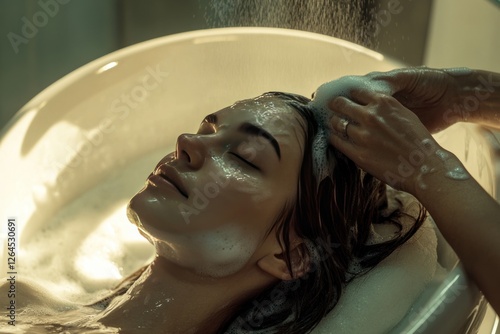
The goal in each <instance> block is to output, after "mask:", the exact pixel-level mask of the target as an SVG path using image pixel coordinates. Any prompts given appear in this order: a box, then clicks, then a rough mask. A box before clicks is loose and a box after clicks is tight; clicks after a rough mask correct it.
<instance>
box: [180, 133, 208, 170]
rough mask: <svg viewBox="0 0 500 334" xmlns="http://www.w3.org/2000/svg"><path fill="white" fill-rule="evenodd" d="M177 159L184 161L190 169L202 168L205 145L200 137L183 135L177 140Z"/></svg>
mask: <svg viewBox="0 0 500 334" xmlns="http://www.w3.org/2000/svg"><path fill="white" fill-rule="evenodd" d="M176 151H177V152H176V153H177V159H178V160H181V161H184V162H185V163H186V164H187V165H188V166H189V167H191V168H192V169H199V168H201V166H203V163H204V161H205V157H206V153H207V144H206V143H205V142H204V141H203V140H202V139H201V138H200V135H196V134H186V133H183V134H181V135H180V136H179V137H178V138H177V148H176Z"/></svg>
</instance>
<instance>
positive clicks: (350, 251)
mask: <svg viewBox="0 0 500 334" xmlns="http://www.w3.org/2000/svg"><path fill="white" fill-rule="evenodd" d="M314 113H315V111H314V110H313V109H312V108H311V105H310V104H309V100H308V99H307V98H304V97H302V96H298V95H292V94H284V93H276V92H273V93H266V94H264V95H262V96H259V97H257V98H255V99H250V100H244V101H240V102H237V103H235V104H234V105H232V106H230V107H228V108H225V109H222V110H220V111H218V112H216V113H214V114H210V115H208V116H207V117H206V118H205V119H204V120H203V122H202V123H201V126H200V128H199V131H198V133H197V134H192V135H187V134H183V135H181V136H179V138H178V141H177V148H176V151H175V152H173V153H171V154H169V155H167V156H166V157H164V158H163V159H162V160H161V161H160V162H159V163H158V165H157V166H156V168H155V169H154V170H153V172H152V173H151V175H150V176H149V177H148V180H147V182H146V185H145V187H144V188H143V189H142V190H141V191H140V192H139V193H138V194H137V195H135V196H134V198H132V200H131V201H130V204H129V207H128V214H129V217H130V220H131V221H132V222H133V223H134V224H136V225H137V227H138V229H139V231H140V232H141V233H142V234H143V235H144V236H145V237H146V238H147V239H148V240H149V241H150V242H151V243H152V244H153V245H154V246H155V248H156V251H157V254H158V256H157V257H156V259H155V260H154V261H153V262H152V263H151V264H150V265H149V266H147V267H146V268H143V270H141V271H139V272H138V273H137V275H135V277H133V278H131V279H130V280H129V281H130V284H127V283H124V284H123V285H122V286H121V287H120V288H119V289H118V290H117V293H116V294H114V295H112V296H110V298H107V299H106V300H104V301H101V302H99V303H96V304H94V305H93V306H94V307H97V308H99V307H101V308H104V310H103V312H102V313H101V314H100V315H99V316H98V317H97V318H94V319H93V321H99V322H101V323H103V324H104V325H106V326H111V327H120V328H121V329H122V332H128V331H130V332H133V331H134V329H135V328H138V327H139V328H144V329H147V330H148V332H152V333H224V332H228V333H233V332H234V333H240V332H262V333H264V332H269V333H307V332H309V331H310V330H311V329H312V328H314V326H315V325H316V324H317V323H318V322H319V321H320V320H321V319H322V318H323V317H324V316H325V315H326V314H327V313H328V312H329V311H330V310H331V309H332V308H333V307H334V306H335V304H336V303H337V301H338V298H339V296H340V294H341V293H342V289H343V287H344V286H345V284H346V283H347V281H348V280H350V279H352V278H353V277H355V276H356V275H360V274H362V273H363V272H365V271H366V270H369V269H370V268H372V267H373V266H375V265H376V264H377V263H379V262H380V261H381V260H382V259H384V258H385V257H387V256H388V255H389V254H390V253H391V252H392V251H394V250H395V249H396V248H397V247H398V246H399V245H401V244H403V243H404V242H405V241H406V240H408V239H409V238H410V237H411V236H412V235H413V233H414V232H415V231H416V230H417V229H418V227H419V226H420V225H421V224H422V222H423V221H424V219H425V212H424V210H423V209H421V208H420V209H419V210H418V214H417V215H416V216H415V217H411V216H409V215H406V214H405V213H404V212H402V211H401V210H399V209H397V210H393V212H392V213H390V215H389V216H384V215H383V214H382V212H383V211H384V209H386V206H387V198H386V188H385V187H386V186H385V184H383V183H381V182H380V181H378V180H377V179H375V178H373V177H372V176H371V175H368V174H365V173H364V172H363V171H362V170H361V169H359V168H358V167H357V166H356V165H355V164H354V163H353V162H352V161H351V160H349V159H347V158H346V157H345V156H343V155H342V154H340V153H339V152H338V151H336V150H334V149H333V148H331V147H330V148H329V150H330V152H329V153H330V154H332V155H333V156H334V157H335V168H334V170H333V174H331V175H329V177H328V178H326V179H324V180H322V181H321V183H320V184H319V185H318V184H316V178H315V176H314V175H313V154H312V150H313V147H312V146H313V140H314V138H315V135H316V133H317V131H318V124H317V121H316V118H315V116H314ZM402 219H410V220H412V224H410V225H411V228H409V229H407V230H404V231H403V230H402V229H401V226H402V225H401V223H400V221H401V220H402ZM372 224H389V225H394V226H395V227H396V229H395V232H394V235H391V237H390V238H389V240H387V241H385V242H381V243H378V244H373V243H372V244H368V239H369V236H370V231H371V228H372ZM353 263H358V264H359V266H360V268H361V269H360V270H357V271H356V272H349V266H350V265H351V268H352V264H353ZM125 290H126V293H124V294H122V295H120V294H121V293H123V292H124V291H125Z"/></svg>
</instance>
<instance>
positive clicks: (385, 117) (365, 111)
mask: <svg viewBox="0 0 500 334" xmlns="http://www.w3.org/2000/svg"><path fill="white" fill-rule="evenodd" d="M350 96H351V97H350V99H348V98H346V97H337V98H335V99H334V100H333V101H331V102H330V104H329V107H330V109H332V111H333V112H334V115H333V116H332V117H331V119H330V126H331V128H332V135H331V137H330V142H331V144H332V145H333V146H335V147H336V148H337V149H339V150H340V151H341V152H342V153H344V154H345V155H346V156H348V157H349V158H350V159H351V160H353V161H354V162H355V163H356V164H357V165H358V166H359V167H360V168H362V169H363V170H365V171H366V172H368V173H370V174H372V175H373V176H375V177H376V178H378V179H380V180H381V181H383V182H386V183H387V184H389V185H391V186H392V187H394V188H396V189H401V190H404V191H407V192H409V193H412V194H414V195H416V191H417V188H418V183H419V178H420V177H421V176H422V173H425V169H427V170H433V171H437V170H440V169H441V168H442V167H441V165H442V163H440V160H439V158H438V156H437V155H436V151H437V150H438V149H441V148H440V146H439V145H438V144H437V142H436V141H435V140H434V138H433V137H432V136H431V134H430V133H429V131H428V130H427V129H426V127H425V126H424V125H423V124H422V123H421V122H420V121H419V119H418V117H417V116H416V115H415V114H414V113H413V112H412V111H410V110H408V109H407V108H405V107H404V106H403V105H401V103H399V102H398V101H397V100H396V99H395V98H393V97H391V96H389V95H387V94H383V93H379V92H373V91H370V90H365V89H352V90H351V91H350ZM344 120H349V123H348V125H347V127H345V126H344V124H345V123H344V122H345V121H344Z"/></svg>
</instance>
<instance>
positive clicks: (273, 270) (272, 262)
mask: <svg viewBox="0 0 500 334" xmlns="http://www.w3.org/2000/svg"><path fill="white" fill-rule="evenodd" d="M290 261H291V267H292V270H293V273H294V275H295V276H294V277H292V274H291V273H290V271H289V270H288V267H287V265H286V261H285V254H284V251H281V252H280V253H270V254H267V255H266V256H264V257H263V258H261V259H260V260H259V261H258V262H257V265H258V266H259V268H260V269H262V270H263V271H265V272H266V273H268V274H270V275H271V276H274V277H276V278H278V279H280V280H282V281H288V280H292V279H297V278H300V277H302V276H303V275H304V274H305V273H307V271H308V270H309V266H310V261H311V260H310V256H309V252H308V250H307V247H306V245H305V244H304V242H300V243H298V244H297V245H295V246H293V247H291V250H290Z"/></svg>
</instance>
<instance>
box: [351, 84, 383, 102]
mask: <svg viewBox="0 0 500 334" xmlns="http://www.w3.org/2000/svg"><path fill="white" fill-rule="evenodd" d="M385 96H387V94H384V93H381V92H374V91H371V90H367V89H358V88H355V89H353V90H351V99H352V100H353V101H354V102H356V103H358V104H362V105H365V106H367V105H369V104H373V103H375V102H376V101H377V100H378V99H380V98H381V97H385Z"/></svg>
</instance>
